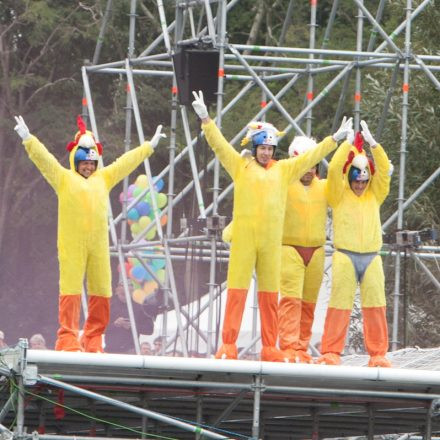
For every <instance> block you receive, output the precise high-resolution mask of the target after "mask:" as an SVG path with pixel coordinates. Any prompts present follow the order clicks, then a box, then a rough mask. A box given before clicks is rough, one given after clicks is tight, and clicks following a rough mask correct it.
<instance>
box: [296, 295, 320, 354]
mask: <svg viewBox="0 0 440 440" xmlns="http://www.w3.org/2000/svg"><path fill="white" fill-rule="evenodd" d="M315 307H316V304H315V303H311V302H307V301H301V323H300V325H299V344H298V346H297V349H298V350H302V351H307V349H308V348H309V342H310V338H311V337H312V325H313V318H314V316H315Z"/></svg>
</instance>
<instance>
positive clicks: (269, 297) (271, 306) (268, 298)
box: [258, 292, 287, 362]
mask: <svg viewBox="0 0 440 440" xmlns="http://www.w3.org/2000/svg"><path fill="white" fill-rule="evenodd" d="M258 303H259V306H260V319H261V342H262V345H263V348H262V349H261V360H262V361H269V362H286V361H287V358H286V356H285V354H284V353H283V352H282V351H281V350H279V349H278V348H277V347H276V343H277V337H278V292H258Z"/></svg>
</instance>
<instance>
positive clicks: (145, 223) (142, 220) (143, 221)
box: [138, 215, 151, 232]
mask: <svg viewBox="0 0 440 440" xmlns="http://www.w3.org/2000/svg"><path fill="white" fill-rule="evenodd" d="M150 223H151V219H150V217H147V216H146V215H143V216H142V217H141V218H140V219H139V220H138V225H139V232H140V231H143V230H144V229H145V228H146V227H147V226H148V225H149V224H150Z"/></svg>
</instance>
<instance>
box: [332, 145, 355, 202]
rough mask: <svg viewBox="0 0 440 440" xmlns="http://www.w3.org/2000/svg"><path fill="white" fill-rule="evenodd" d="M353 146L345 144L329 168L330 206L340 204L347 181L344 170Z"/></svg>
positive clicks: (339, 149) (335, 155)
mask: <svg viewBox="0 0 440 440" xmlns="http://www.w3.org/2000/svg"><path fill="white" fill-rule="evenodd" d="M351 146H352V145H351V143H350V142H348V141H345V142H343V143H342V145H341V146H340V147H339V148H338V150H337V151H336V153H335V154H334V156H333V158H332V160H331V161H330V164H329V166H328V172H327V187H326V195H327V201H328V204H329V205H330V206H332V207H334V206H336V205H337V204H338V203H339V201H340V200H341V196H342V193H343V191H344V186H345V180H344V173H343V169H344V164H345V162H346V161H347V157H348V153H349V152H350V149H351Z"/></svg>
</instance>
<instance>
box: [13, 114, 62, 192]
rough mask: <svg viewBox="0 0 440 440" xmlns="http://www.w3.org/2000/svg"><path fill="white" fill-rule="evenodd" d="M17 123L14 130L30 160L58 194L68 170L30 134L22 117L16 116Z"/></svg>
mask: <svg viewBox="0 0 440 440" xmlns="http://www.w3.org/2000/svg"><path fill="white" fill-rule="evenodd" d="M15 121H16V122H17V125H16V126H15V127H14V130H15V131H16V132H17V134H18V135H19V136H20V137H21V139H22V140H23V145H24V147H25V149H26V152H27V154H28V156H29V159H30V160H31V161H32V162H33V163H34V164H35V166H36V167H37V168H38V169H39V171H40V172H41V174H42V175H43V177H44V178H45V179H46V180H47V181H48V182H49V185H50V186H52V188H53V189H54V190H55V192H57V191H58V188H59V186H60V182H61V179H62V176H63V173H64V172H66V171H67V170H66V169H65V168H64V167H63V166H61V164H60V163H59V162H58V160H57V159H55V157H54V156H53V155H52V154H51V153H50V152H49V151H48V150H47V148H46V147H45V146H44V145H43V144H42V143H41V142H40V141H39V140H38V139H37V138H36V137H35V136H33V135H31V134H30V132H29V128H28V127H27V125H26V123H25V122H24V119H23V118H22V117H21V116H18V117H17V116H15Z"/></svg>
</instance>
